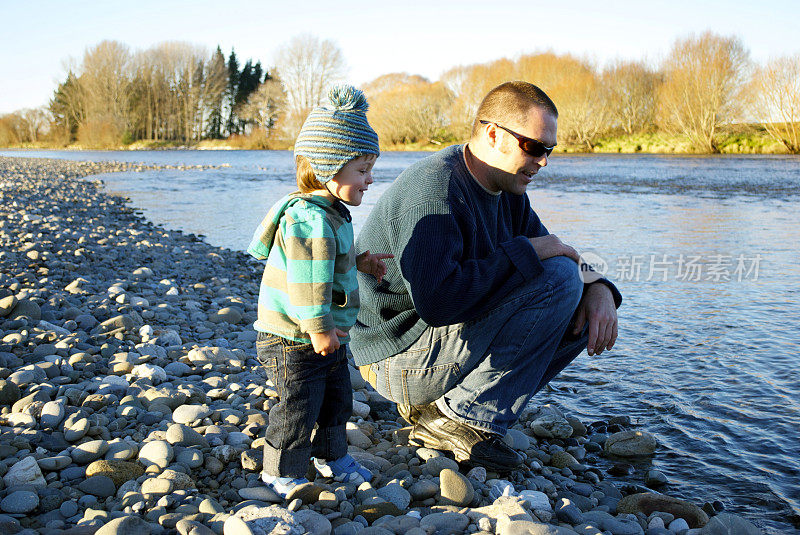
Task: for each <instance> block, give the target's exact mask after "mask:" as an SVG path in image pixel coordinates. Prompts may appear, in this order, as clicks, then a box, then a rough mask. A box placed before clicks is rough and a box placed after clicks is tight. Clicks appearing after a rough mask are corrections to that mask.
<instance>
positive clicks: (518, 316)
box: [351, 81, 622, 470]
mask: <svg viewBox="0 0 800 535" xmlns="http://www.w3.org/2000/svg"><path fill="white" fill-rule="evenodd" d="M557 119H558V111H557V109H556V107H555V105H554V104H553V102H552V101H551V100H550V98H549V97H548V96H547V95H546V94H545V93H544V92H543V91H542V90H541V89H539V88H538V87H536V86H535V85H532V84H529V83H527V82H519V81H517V82H507V83H504V84H501V85H500V86H498V87H496V88H494V89H492V90H491V91H490V92H489V93H488V94H487V95H486V97H485V98H484V100H483V102H482V103H481V105H480V107H479V108H478V112H477V116H476V119H475V122H474V125H473V129H472V135H471V138H470V140H469V142H468V143H467V144H466V145H463V146H452V147H448V148H446V149H444V150H442V151H439V152H437V153H435V154H433V155H432V156H429V157H427V158H425V159H423V160H421V161H419V162H417V163H416V164H414V165H412V166H411V167H409V168H408V169H407V170H405V171H404V172H403V173H401V174H400V176H399V177H398V178H397V180H395V182H394V183H393V184H392V185H391V186H390V187H389V189H388V190H387V191H386V192H385V193H384V194H383V195H382V196H381V198H380V199H379V200H378V203H377V205H376V206H375V208H374V210H373V211H372V213H371V214H370V216H369V217H368V219H367V221H366V223H365V224H364V228H363V229H362V231H361V233H360V235H359V237H358V240H357V244H356V248H357V250H358V251H366V250H370V251H382V252H387V253H393V254H394V255H395V258H394V260H393V261H388V262H387V268H388V269H387V273H386V276H385V277H384V278H383V281H382V282H381V283H377V281H376V280H375V279H374V278H371V277H362V276H360V275H359V287H360V294H361V311H360V313H359V315H358V321H357V322H356V325H355V326H354V328H353V330H352V331H351V334H352V338H353V340H352V344H351V348H352V351H353V355H354V357H355V361H356V364H357V365H359V366H360V367H361V371H362V374H364V375H365V377H367V380H368V381H369V382H370V383H371V384H372V385H373V386H374V387H375V388H376V389H377V391H378V392H379V393H380V394H382V395H383V396H385V397H387V398H388V399H391V400H393V401H395V402H397V404H398V410H399V411H400V413H401V414H402V415H403V417H404V418H406V419H407V420H409V422H410V423H412V424H413V425H414V428H413V429H412V431H411V434H410V441H412V442H413V443H415V444H417V445H422V446H425V447H429V448H434V449H439V450H447V451H452V452H453V453H454V454H455V458H456V460H458V461H465V462H469V463H472V464H477V465H482V466H485V467H487V468H491V469H496V470H511V469H514V468H516V467H517V466H519V464H520V463H521V462H522V460H523V458H522V456H521V455H520V454H519V453H517V452H516V451H514V450H513V449H511V448H510V447H508V446H507V445H506V444H505V442H503V440H502V436H503V435H504V434H505V433H506V431H507V430H508V428H509V427H510V426H511V425H513V423H514V422H516V420H517V419H518V418H519V415H520V413H521V412H522V410H523V408H524V407H525V405H526V404H527V403H528V401H529V400H530V398H531V397H532V396H533V394H534V393H536V392H537V391H539V390H540V389H541V388H542V387H544V385H546V384H547V382H548V381H550V379H552V378H553V377H554V376H555V375H556V374H558V373H559V372H560V371H561V370H562V369H563V368H564V367H565V366H567V364H569V363H570V362H571V361H572V360H573V359H574V358H575V357H576V356H577V355H578V354H579V353H580V352H582V351H583V349H584V348H587V344H588V352H589V355H594V354H597V355H599V354H601V353H602V352H603V350H604V349H611V348H612V347H613V345H614V342H615V340H616V338H617V315H616V307H618V306H619V304H620V302H621V300H622V298H621V296H620V295H619V292H618V291H617V289H616V288H615V287H614V285H613V284H611V283H610V282H608V281H607V280H605V279H600V278H599V277H597V276H594V277H593V278H592V279H588V278H586V277H581V276H580V275H579V271H578V264H577V262H578V261H579V256H578V253H577V252H576V251H575V249H573V248H572V247H570V246H568V245H566V244H564V243H562V242H561V240H559V239H558V238H557V237H556V236H555V235H553V234H549V233H548V231H547V229H546V228H545V227H544V225H543V224H542V223H541V222H540V221H539V218H538V216H537V215H536V214H535V213H534V211H533V210H532V209H531V206H530V202H529V200H528V197H527V195H526V194H525V189H526V187H527V185H528V184H529V183H530V182H531V181H532V180H533V177H534V175H535V174H536V173H537V172H538V171H539V169H541V168H542V167H544V166H545V165H547V158H548V156H549V155H550V153H551V152H552V150H553V147H554V146H555V145H556V129H557ZM592 275H594V274H592ZM583 279H586V282H587V283H588V284H584V280H583Z"/></svg>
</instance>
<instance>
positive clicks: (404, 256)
mask: <svg viewBox="0 0 800 535" xmlns="http://www.w3.org/2000/svg"><path fill="white" fill-rule="evenodd" d="M431 211H434V212H435V210H431ZM473 231H474V228H471V227H470V226H469V225H467V224H466V222H465V221H464V220H463V219H462V220H459V219H458V218H457V217H456V216H454V215H453V214H451V213H447V212H446V211H445V210H440V211H439V212H438V213H428V214H427V215H424V216H422V217H421V218H420V219H419V220H417V221H416V224H414V225H407V226H405V225H403V226H401V232H400V233H399V235H398V236H396V238H397V247H396V248H395V250H396V251H397V252H398V254H396V256H397V262H398V265H399V267H400V271H401V273H402V276H403V280H404V282H405V285H406V288H407V290H408V292H409V295H410V296H411V299H412V300H413V302H414V307H415V309H416V310H417V313H418V314H419V316H420V317H421V318H422V319H423V320H424V321H425V322H426V323H428V324H429V325H433V326H439V325H452V324H455V323H461V322H464V321H468V320H470V319H473V318H475V317H476V316H478V315H479V314H480V313H481V312H483V311H485V310H489V309H491V308H492V306H493V305H495V304H496V303H498V302H499V301H500V300H501V299H502V298H503V297H505V296H506V295H507V294H508V293H509V292H510V291H511V290H512V289H514V288H515V287H517V286H519V285H520V284H522V283H523V282H524V281H525V280H528V279H531V278H533V277H536V276H538V275H539V274H540V273H541V272H542V265H541V262H539V258H538V257H537V256H536V252H535V251H534V248H533V247H532V246H531V244H530V241H529V240H528V239H527V238H526V237H524V236H517V237H515V238H512V239H511V240H508V241H506V242H504V243H501V244H498V246H497V247H496V248H495V250H494V251H493V252H491V253H490V254H489V255H487V256H486V257H484V258H480V259H467V260H464V256H465V251H464V244H465V242H467V241H471V240H465V235H464V233H466V232H473Z"/></svg>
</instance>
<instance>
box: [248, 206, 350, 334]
mask: <svg viewBox="0 0 800 535" xmlns="http://www.w3.org/2000/svg"><path fill="white" fill-rule="evenodd" d="M353 242H354V240H353V225H352V223H351V219H350V213H349V211H348V210H347V208H346V207H345V206H344V204H343V203H342V202H341V201H338V200H337V201H335V202H333V203H332V202H331V201H329V200H328V199H326V198H324V197H320V196H318V195H309V194H302V193H299V192H297V193H292V194H290V195H287V196H286V197H284V198H282V199H281V200H279V201H278V202H277V203H275V205H274V206H273V207H272V208H270V210H269V212H268V213H267V216H266V217H265V218H264V220H263V221H262V222H261V224H260V225H259V226H258V229H256V232H255V234H254V235H253V240H252V241H251V242H250V246H249V247H248V248H247V252H248V253H250V254H251V255H252V256H254V257H255V258H256V259H258V260H266V261H267V262H266V266H265V267H264V275H263V277H262V279H261V288H260V290H259V296H258V319H257V320H256V322H255V324H254V327H255V328H256V330H257V331H263V332H268V333H272V334H276V335H278V336H281V337H283V338H287V339H289V340H294V341H297V342H308V341H310V338H309V336H308V333H320V332H325V331H329V330H331V329H333V328H334V327H338V328H339V329H342V330H343V331H348V330H349V329H350V327H352V326H353V324H354V323H355V322H356V316H357V315H358V305H359V301H358V282H357V279H356V253H355V248H354V243H353ZM341 341H342V342H343V343H345V342H348V341H349V336H348V337H347V338H345V339H343V340H341Z"/></svg>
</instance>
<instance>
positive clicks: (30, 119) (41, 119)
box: [18, 106, 52, 141]
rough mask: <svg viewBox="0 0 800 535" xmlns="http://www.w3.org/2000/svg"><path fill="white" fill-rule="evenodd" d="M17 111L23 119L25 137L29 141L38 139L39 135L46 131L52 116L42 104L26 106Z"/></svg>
mask: <svg viewBox="0 0 800 535" xmlns="http://www.w3.org/2000/svg"><path fill="white" fill-rule="evenodd" d="M18 113H19V115H20V117H21V118H22V120H23V121H24V125H25V128H26V129H27V138H28V139H29V140H30V141H39V139H40V138H41V136H43V135H44V134H46V133H47V132H48V130H49V127H50V121H51V119H52V117H51V115H50V113H49V112H48V111H47V109H46V108H45V107H44V106H42V107H39V108H27V109H24V110H21V111H19V112H18Z"/></svg>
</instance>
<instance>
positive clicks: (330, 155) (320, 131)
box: [294, 85, 380, 184]
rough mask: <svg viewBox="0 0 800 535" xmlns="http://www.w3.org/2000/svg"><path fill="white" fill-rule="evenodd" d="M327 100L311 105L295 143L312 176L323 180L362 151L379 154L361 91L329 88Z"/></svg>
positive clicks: (376, 138)
mask: <svg viewBox="0 0 800 535" xmlns="http://www.w3.org/2000/svg"><path fill="white" fill-rule="evenodd" d="M328 100H329V101H330V104H328V105H326V106H318V107H316V108H314V109H313V110H312V111H311V113H310V114H309V115H308V118H307V119H306V121H305V123H303V128H301V129H300V134H298V136H297V141H295V145H294V154H295V156H305V157H306V158H308V161H309V163H310V164H311V169H312V170H313V171H314V176H316V177H317V180H319V181H320V182H322V183H323V184H324V183H325V182H327V181H329V180H330V179H331V178H333V177H334V176H336V173H338V172H339V170H340V169H341V168H342V166H344V165H345V164H346V163H347V162H349V161H350V160H352V159H353V158H356V157H358V156H362V155H364V154H375V155H376V156H377V155H378V154H380V150H379V149H378V134H376V133H375V130H373V129H372V127H371V126H370V125H369V122H367V115H366V112H367V110H368V109H369V104H368V103H367V98H366V97H365V96H364V93H363V92H362V91H361V90H359V89H356V88H355V87H353V86H351V85H340V86H335V87H333V88H331V90H330V92H329V93H328Z"/></svg>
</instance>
